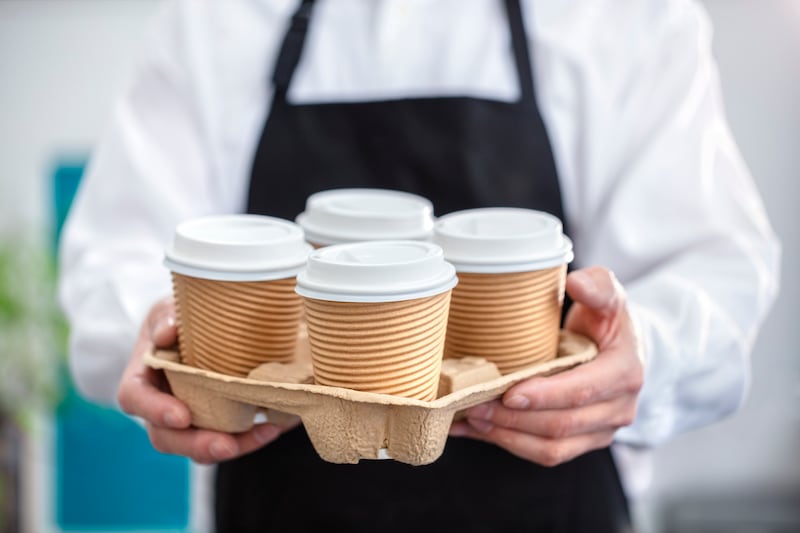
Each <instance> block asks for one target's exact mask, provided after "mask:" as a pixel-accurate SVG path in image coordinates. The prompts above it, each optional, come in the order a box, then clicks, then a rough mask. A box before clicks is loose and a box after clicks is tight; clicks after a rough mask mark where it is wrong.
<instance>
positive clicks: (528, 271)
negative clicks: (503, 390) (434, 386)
mask: <svg viewBox="0 0 800 533" xmlns="http://www.w3.org/2000/svg"><path fill="white" fill-rule="evenodd" d="M434 242H435V243H436V244H438V245H440V246H441V247H442V248H443V250H444V254H445V258H446V259H447V261H449V262H450V263H452V264H453V265H455V267H456V270H457V272H458V279H459V283H458V286H457V287H456V288H455V289H454V290H453V296H452V301H451V304H450V318H449V324H448V329H447V340H446V343H445V357H464V356H477V357H483V358H486V359H487V360H489V361H491V362H493V363H494V364H495V365H497V368H498V369H499V370H500V372H501V373H503V374H508V373H511V372H515V371H518V370H520V369H523V368H526V367H528V366H531V365H533V364H536V363H542V362H545V361H548V360H550V359H553V358H555V357H556V355H557V352H558V342H559V324H560V320H561V309H562V306H563V303H564V285H565V280H566V270H567V264H568V263H569V262H570V261H571V260H572V257H573V254H572V242H571V241H570V240H569V238H567V237H566V236H565V235H564V234H563V230H562V224H561V221H560V220H559V219H558V218H556V217H554V216H552V215H550V214H547V213H544V212H540V211H533V210H529V209H517V208H483V209H471V210H466V211H459V212H455V213H451V214H448V215H445V216H443V217H441V218H439V219H438V220H437V222H436V225H435V227H434Z"/></svg>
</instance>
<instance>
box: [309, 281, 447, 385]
mask: <svg viewBox="0 0 800 533" xmlns="http://www.w3.org/2000/svg"><path fill="white" fill-rule="evenodd" d="M449 299H450V291H448V292H446V293H443V294H440V295H437V296H430V297H428V298H420V299H417V300H414V301H413V302H414V304H415V305H414V306H411V307H409V306H406V305H404V306H402V308H401V309H398V310H396V311H395V312H394V313H393V314H392V315H391V316H390V317H389V318H381V317H379V318H375V317H374V316H372V315H371V314H370V313H364V314H360V315H359V316H360V317H361V321H360V322H359V323H358V326H359V328H358V329H355V330H349V335H347V336H339V335H336V336H334V335H329V333H330V332H331V331H336V327H337V320H336V319H337V318H338V317H339V316H340V310H341V308H343V307H348V306H351V305H352V304H349V303H346V302H328V301H324V300H315V299H312V298H307V299H305V307H306V322H307V324H308V334H309V340H310V342H311V356H312V362H313V364H314V377H315V379H316V381H317V383H319V384H321V385H330V386H336V387H347V388H350V389H357V390H365V391H380V392H384V393H386V394H394V393H396V392H399V391H402V390H405V389H411V388H413V386H414V385H418V386H419V388H420V391H419V395H418V396H415V397H416V398H418V399H420V400H431V399H434V398H435V396H436V390H437V387H438V380H439V372H440V371H441V363H442V350H443V348H444V338H445V332H446V328H447V311H448V307H447V303H448V301H449ZM358 305H359V306H363V307H366V308H369V307H375V308H376V310H378V311H379V312H383V313H386V312H387V311H388V312H391V308H392V303H363V304H358ZM426 310H432V313H431V314H430V317H429V319H428V321H426V322H423V323H419V322H417V323H415V325H414V326H413V327H411V328H409V327H408V323H409V321H410V319H409V316H410V315H414V314H415V313H416V312H418V311H423V312H424V311H426ZM386 330H396V331H398V332H399V333H398V334H397V335H393V336H387V335H384V334H383V332H384V331H386Z"/></svg>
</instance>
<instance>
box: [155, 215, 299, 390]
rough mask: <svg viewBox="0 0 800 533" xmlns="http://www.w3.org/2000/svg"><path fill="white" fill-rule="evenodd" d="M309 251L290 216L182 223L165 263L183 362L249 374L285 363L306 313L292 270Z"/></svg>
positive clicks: (230, 217)
mask: <svg viewBox="0 0 800 533" xmlns="http://www.w3.org/2000/svg"><path fill="white" fill-rule="evenodd" d="M310 251H311V246H309V245H308V244H307V243H306V242H305V240H304V238H303V231H302V229H301V228H300V227H299V226H298V225H296V224H294V223H293V222H290V221H287V220H282V219H278V218H273V217H267V216H260V215H221V216H209V217H202V218H197V219H193V220H189V221H186V222H183V223H181V224H179V225H178V226H177V227H176V229H175V234H174V239H173V243H172V246H171V247H169V248H168V249H167V251H166V259H165V260H164V264H165V265H166V266H167V268H169V269H170V270H171V271H172V279H173V289H174V295H175V307H176V313H177V326H178V343H179V347H180V353H181V360H182V362H183V363H185V364H189V365H192V366H197V367H199V368H205V369H207V370H213V371H215V372H220V373H223V374H231V375H237V376H246V375H247V374H248V373H249V372H250V371H251V370H252V369H253V368H255V367H257V366H259V365H261V364H262V363H266V362H289V361H291V360H292V358H293V355H294V353H295V346H296V342H297V332H298V328H299V325H300V319H301V316H302V313H303V307H302V305H303V303H302V300H301V298H300V297H299V296H298V295H297V294H296V293H295V291H294V289H295V284H296V280H295V276H296V275H297V273H298V272H299V271H300V269H301V268H303V267H304V266H305V261H306V258H307V257H308V253H309V252H310Z"/></svg>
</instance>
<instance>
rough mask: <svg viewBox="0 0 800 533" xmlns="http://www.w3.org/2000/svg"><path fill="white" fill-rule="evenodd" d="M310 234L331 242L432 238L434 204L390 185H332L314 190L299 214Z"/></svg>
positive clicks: (311, 238) (319, 240)
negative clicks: (391, 187) (342, 187)
mask: <svg viewBox="0 0 800 533" xmlns="http://www.w3.org/2000/svg"><path fill="white" fill-rule="evenodd" d="M296 220H297V223H298V224H300V226H302V228H303V231H305V233H306V238H307V239H308V240H309V241H311V242H313V243H316V244H322V245H329V244H341V243H347V242H360V241H370V240H403V239H412V240H430V238H431V232H432V231H433V205H432V204H431V202H430V201H429V200H427V199H425V198H423V197H421V196H417V195H415V194H410V193H406V192H400V191H393V190H388V189H332V190H329V191H322V192H318V193H315V194H312V195H311V196H309V197H308V199H307V200H306V209H305V211H304V212H302V213H300V214H299V215H298V216H297V219H296Z"/></svg>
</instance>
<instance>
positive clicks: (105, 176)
mask: <svg viewBox="0 0 800 533" xmlns="http://www.w3.org/2000/svg"><path fill="white" fill-rule="evenodd" d="M186 8H187V6H186V5H184V6H182V7H181V5H179V4H176V3H171V2H170V3H167V4H166V5H165V6H164V7H163V10H162V12H160V13H159V16H158V17H157V18H156V19H155V21H154V24H153V27H152V28H151V33H150V35H149V41H148V42H149V46H148V48H147V50H146V53H145V54H144V59H143V60H142V61H141V64H140V65H139V66H138V68H137V71H136V74H135V76H134V77H133V80H132V82H131V83H130V85H129V86H128V88H127V89H126V90H125V92H124V94H123V95H122V97H121V98H120V100H119V101H118V102H117V104H116V105H115V108H114V111H113V118H112V123H111V126H110V131H108V132H107V133H106V135H105V136H104V138H103V141H102V142H101V144H100V145H99V146H98V147H97V149H96V150H95V152H94V153H93V155H92V157H91V161H90V164H89V165H88V168H87V171H86V174H85V176H84V178H83V181H82V183H81V185H80V187H79V190H78V193H77V196H76V199H75V201H74V204H73V206H72V209H71V211H70V214H69V217H68V219H67V222H66V224H65V228H64V232H63V236H62V240H61V243H60V272H61V274H60V287H59V292H60V300H61V303H62V307H63V308H64V310H65V313H66V315H67V318H68V320H69V323H70V326H71V331H70V342H69V344H70V346H69V351H70V358H69V363H70V369H71V371H72V375H73V378H74V380H75V382H76V385H77V387H78V389H79V390H80V391H81V392H82V393H83V394H84V395H86V396H87V397H89V398H91V399H94V400H96V401H101V402H113V401H115V398H116V390H117V386H118V383H119V380H120V378H121V375H122V372H123V370H124V368H125V365H126V363H127V361H128V359H129V358H130V354H131V350H132V348H133V345H134V341H135V337H136V334H137V332H138V330H139V327H140V324H141V322H142V320H143V318H144V317H145V315H146V313H147V311H148V310H149V308H150V306H151V305H152V304H153V303H154V302H155V301H156V300H158V299H159V298H162V297H164V296H167V295H169V294H170V293H171V286H170V276H169V272H168V271H167V269H166V268H165V267H163V266H162V260H163V250H164V248H165V246H166V245H167V244H168V243H169V241H170V239H171V237H172V235H171V232H172V230H173V228H174V227H175V224H176V223H178V222H179V221H180V220H182V219H185V218H188V217H191V216H196V215H200V214H206V213H212V212H217V211H219V210H220V209H221V207H220V206H219V205H218V203H219V202H218V200H216V199H215V194H214V190H213V186H212V183H211V181H210V170H209V169H210V167H211V163H210V161H209V158H208V154H209V150H207V147H206V141H205V138H204V129H203V127H202V124H201V122H200V118H199V115H198V112H197V108H198V101H197V96H196V94H195V93H194V92H193V89H192V87H193V84H192V83H191V81H192V80H191V79H190V69H189V66H190V65H191V58H189V57H188V55H187V54H185V53H184V51H185V49H186V45H185V43H186V39H187V31H186V28H185V26H184V24H183V22H182V21H183V20H185V18H186V17H184V16H181V13H180V10H181V9H186Z"/></svg>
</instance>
